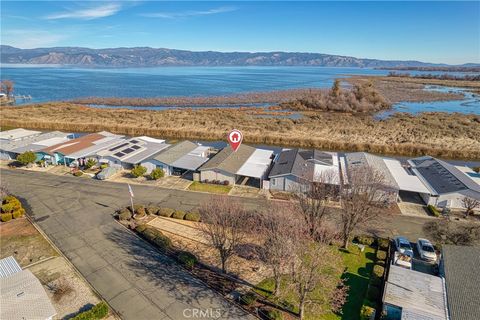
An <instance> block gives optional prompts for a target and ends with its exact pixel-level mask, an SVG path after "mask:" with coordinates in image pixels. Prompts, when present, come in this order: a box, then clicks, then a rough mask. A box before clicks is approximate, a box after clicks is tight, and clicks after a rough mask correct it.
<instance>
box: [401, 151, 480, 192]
mask: <svg viewBox="0 0 480 320" xmlns="http://www.w3.org/2000/svg"><path fill="white" fill-rule="evenodd" d="M409 163H410V164H412V165H413V167H414V170H415V172H416V173H417V174H418V175H420V176H421V178H423V180H424V181H425V182H426V183H427V184H428V185H429V186H430V187H431V188H433V191H434V192H435V193H436V194H445V193H452V192H458V191H462V190H466V189H470V190H473V191H475V192H479V193H480V184H478V183H476V182H475V181H474V180H473V179H471V178H470V177H469V176H468V175H466V174H465V173H464V172H462V171H461V170H459V169H458V168H457V167H455V166H453V165H451V164H449V163H447V162H445V161H443V160H440V159H436V158H433V157H430V156H425V157H420V158H415V159H410V160H409Z"/></svg>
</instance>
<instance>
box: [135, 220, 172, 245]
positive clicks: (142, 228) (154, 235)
mask: <svg viewBox="0 0 480 320" xmlns="http://www.w3.org/2000/svg"><path fill="white" fill-rule="evenodd" d="M135 231H137V232H138V233H139V234H140V235H141V236H142V238H144V239H146V240H147V241H149V242H150V243H152V244H153V245H155V246H157V247H158V248H160V249H162V250H167V249H170V248H171V247H172V241H171V240H170V238H169V237H167V236H166V235H164V234H163V233H162V232H161V231H160V230H158V229H155V228H153V227H150V226H147V225H144V224H142V225H139V226H137V227H136V228H135Z"/></svg>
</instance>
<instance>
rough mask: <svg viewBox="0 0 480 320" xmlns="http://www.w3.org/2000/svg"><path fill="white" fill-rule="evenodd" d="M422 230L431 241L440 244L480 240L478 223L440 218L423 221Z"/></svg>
mask: <svg viewBox="0 0 480 320" xmlns="http://www.w3.org/2000/svg"><path fill="white" fill-rule="evenodd" d="M423 230H424V231H425V233H426V234H428V236H429V237H430V238H431V239H432V240H433V241H435V242H437V243H442V244H454V245H464V246H465V245H472V244H474V243H476V242H478V241H479V240H480V225H479V224H471V223H470V224H465V223H458V222H454V221H450V220H447V219H442V220H438V221H429V222H427V223H425V225H424V226H423Z"/></svg>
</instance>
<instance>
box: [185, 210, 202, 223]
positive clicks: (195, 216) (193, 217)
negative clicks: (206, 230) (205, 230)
mask: <svg viewBox="0 0 480 320" xmlns="http://www.w3.org/2000/svg"><path fill="white" fill-rule="evenodd" d="M184 219H185V220H188V221H195V222H198V221H200V213H199V212H198V211H190V212H187V214H186V215H185V217H184Z"/></svg>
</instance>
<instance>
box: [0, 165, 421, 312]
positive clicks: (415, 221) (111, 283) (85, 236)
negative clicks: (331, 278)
mask: <svg viewBox="0 0 480 320" xmlns="http://www.w3.org/2000/svg"><path fill="white" fill-rule="evenodd" d="M0 173H1V174H0V178H1V183H2V185H5V186H6V187H7V188H8V189H9V190H10V192H12V193H13V194H15V195H17V196H19V197H21V198H23V199H25V200H26V201H27V202H28V205H29V206H30V207H31V211H32V216H33V218H34V220H35V221H36V223H37V224H38V226H39V227H40V228H41V229H42V230H43V231H44V232H45V233H46V234H47V235H48V237H49V238H50V239H51V240H52V241H53V242H54V243H55V245H56V246H57V247H58V248H59V249H60V250H61V251H62V252H63V253H64V254H65V255H66V256H67V258H68V259H69V260H70V261H71V262H72V263H73V264H74V265H75V267H76V268H77V269H78V270H79V271H80V272H81V273H82V274H83V276H84V277H85V278H86V279H87V281H89V283H90V284H91V285H92V286H93V287H94V288H95V289H96V290H97V291H98V292H99V293H100V294H101V295H102V296H103V298H104V299H105V300H107V301H108V303H109V304H110V305H111V306H112V307H113V308H114V309H115V310H116V311H117V312H118V313H119V314H120V315H121V317H122V318H124V319H149V320H151V319H191V318H192V314H193V312H194V311H193V310H194V309H196V310H204V312H205V310H206V312H207V313H209V314H210V315H216V314H218V311H219V312H220V313H221V315H222V317H221V318H224V319H246V318H250V317H251V316H248V315H246V314H245V312H244V311H243V310H241V309H239V308H237V307H235V306H233V305H232V304H230V303H228V302H227V301H226V300H224V299H223V298H222V297H221V296H220V295H218V294H217V293H216V292H214V291H212V290H211V289H209V288H208V287H206V286H205V285H204V284H203V283H202V282H200V281H199V280H197V279H196V278H194V277H192V276H191V275H190V274H189V273H187V272H186V271H184V270H183V269H182V268H180V267H179V266H177V265H176V264H175V262H173V261H172V260H171V259H169V258H168V257H166V256H164V255H162V254H160V253H159V252H158V251H156V250H154V249H153V248H152V247H151V246H150V245H149V244H148V243H146V242H145V241H143V240H141V239H139V238H137V237H136V236H135V235H133V234H132V233H130V232H128V231H127V230H125V228H123V227H122V226H121V225H119V224H118V223H117V222H116V221H115V220H114V219H113V217H112V214H113V213H114V211H115V210H116V209H118V208H121V207H125V206H127V205H129V204H130V198H129V193H128V188H127V185H126V184H121V183H114V182H108V181H99V180H94V179H87V178H82V177H73V176H58V175H53V174H48V173H40V172H32V171H23V170H10V169H2V170H1V172H0ZM132 188H133V192H134V194H135V198H134V199H135V202H137V203H142V204H148V203H154V204H157V205H160V206H164V207H172V208H176V209H183V210H189V209H191V208H194V207H196V206H198V205H199V204H201V203H202V202H205V201H208V200H209V199H210V197H211V195H209V194H206V193H199V192H191V191H184V190H172V189H162V188H159V187H151V186H140V185H132ZM238 199H239V201H241V203H242V204H243V205H245V206H246V207H247V208H260V207H262V206H264V205H265V200H261V199H249V198H238ZM426 221H428V218H417V217H406V216H400V215H395V216H389V215H385V216H384V217H382V219H379V220H378V221H377V222H375V223H374V224H373V226H372V227H368V228H366V229H365V230H364V231H366V232H370V233H375V234H377V235H381V236H389V237H393V236H396V235H403V236H406V237H408V238H409V239H410V240H411V241H416V238H418V237H424V234H423V232H422V226H423V224H424V223H425V222H426ZM197 314H198V313H197ZM204 314H205V313H204ZM211 318H215V317H211Z"/></svg>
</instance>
